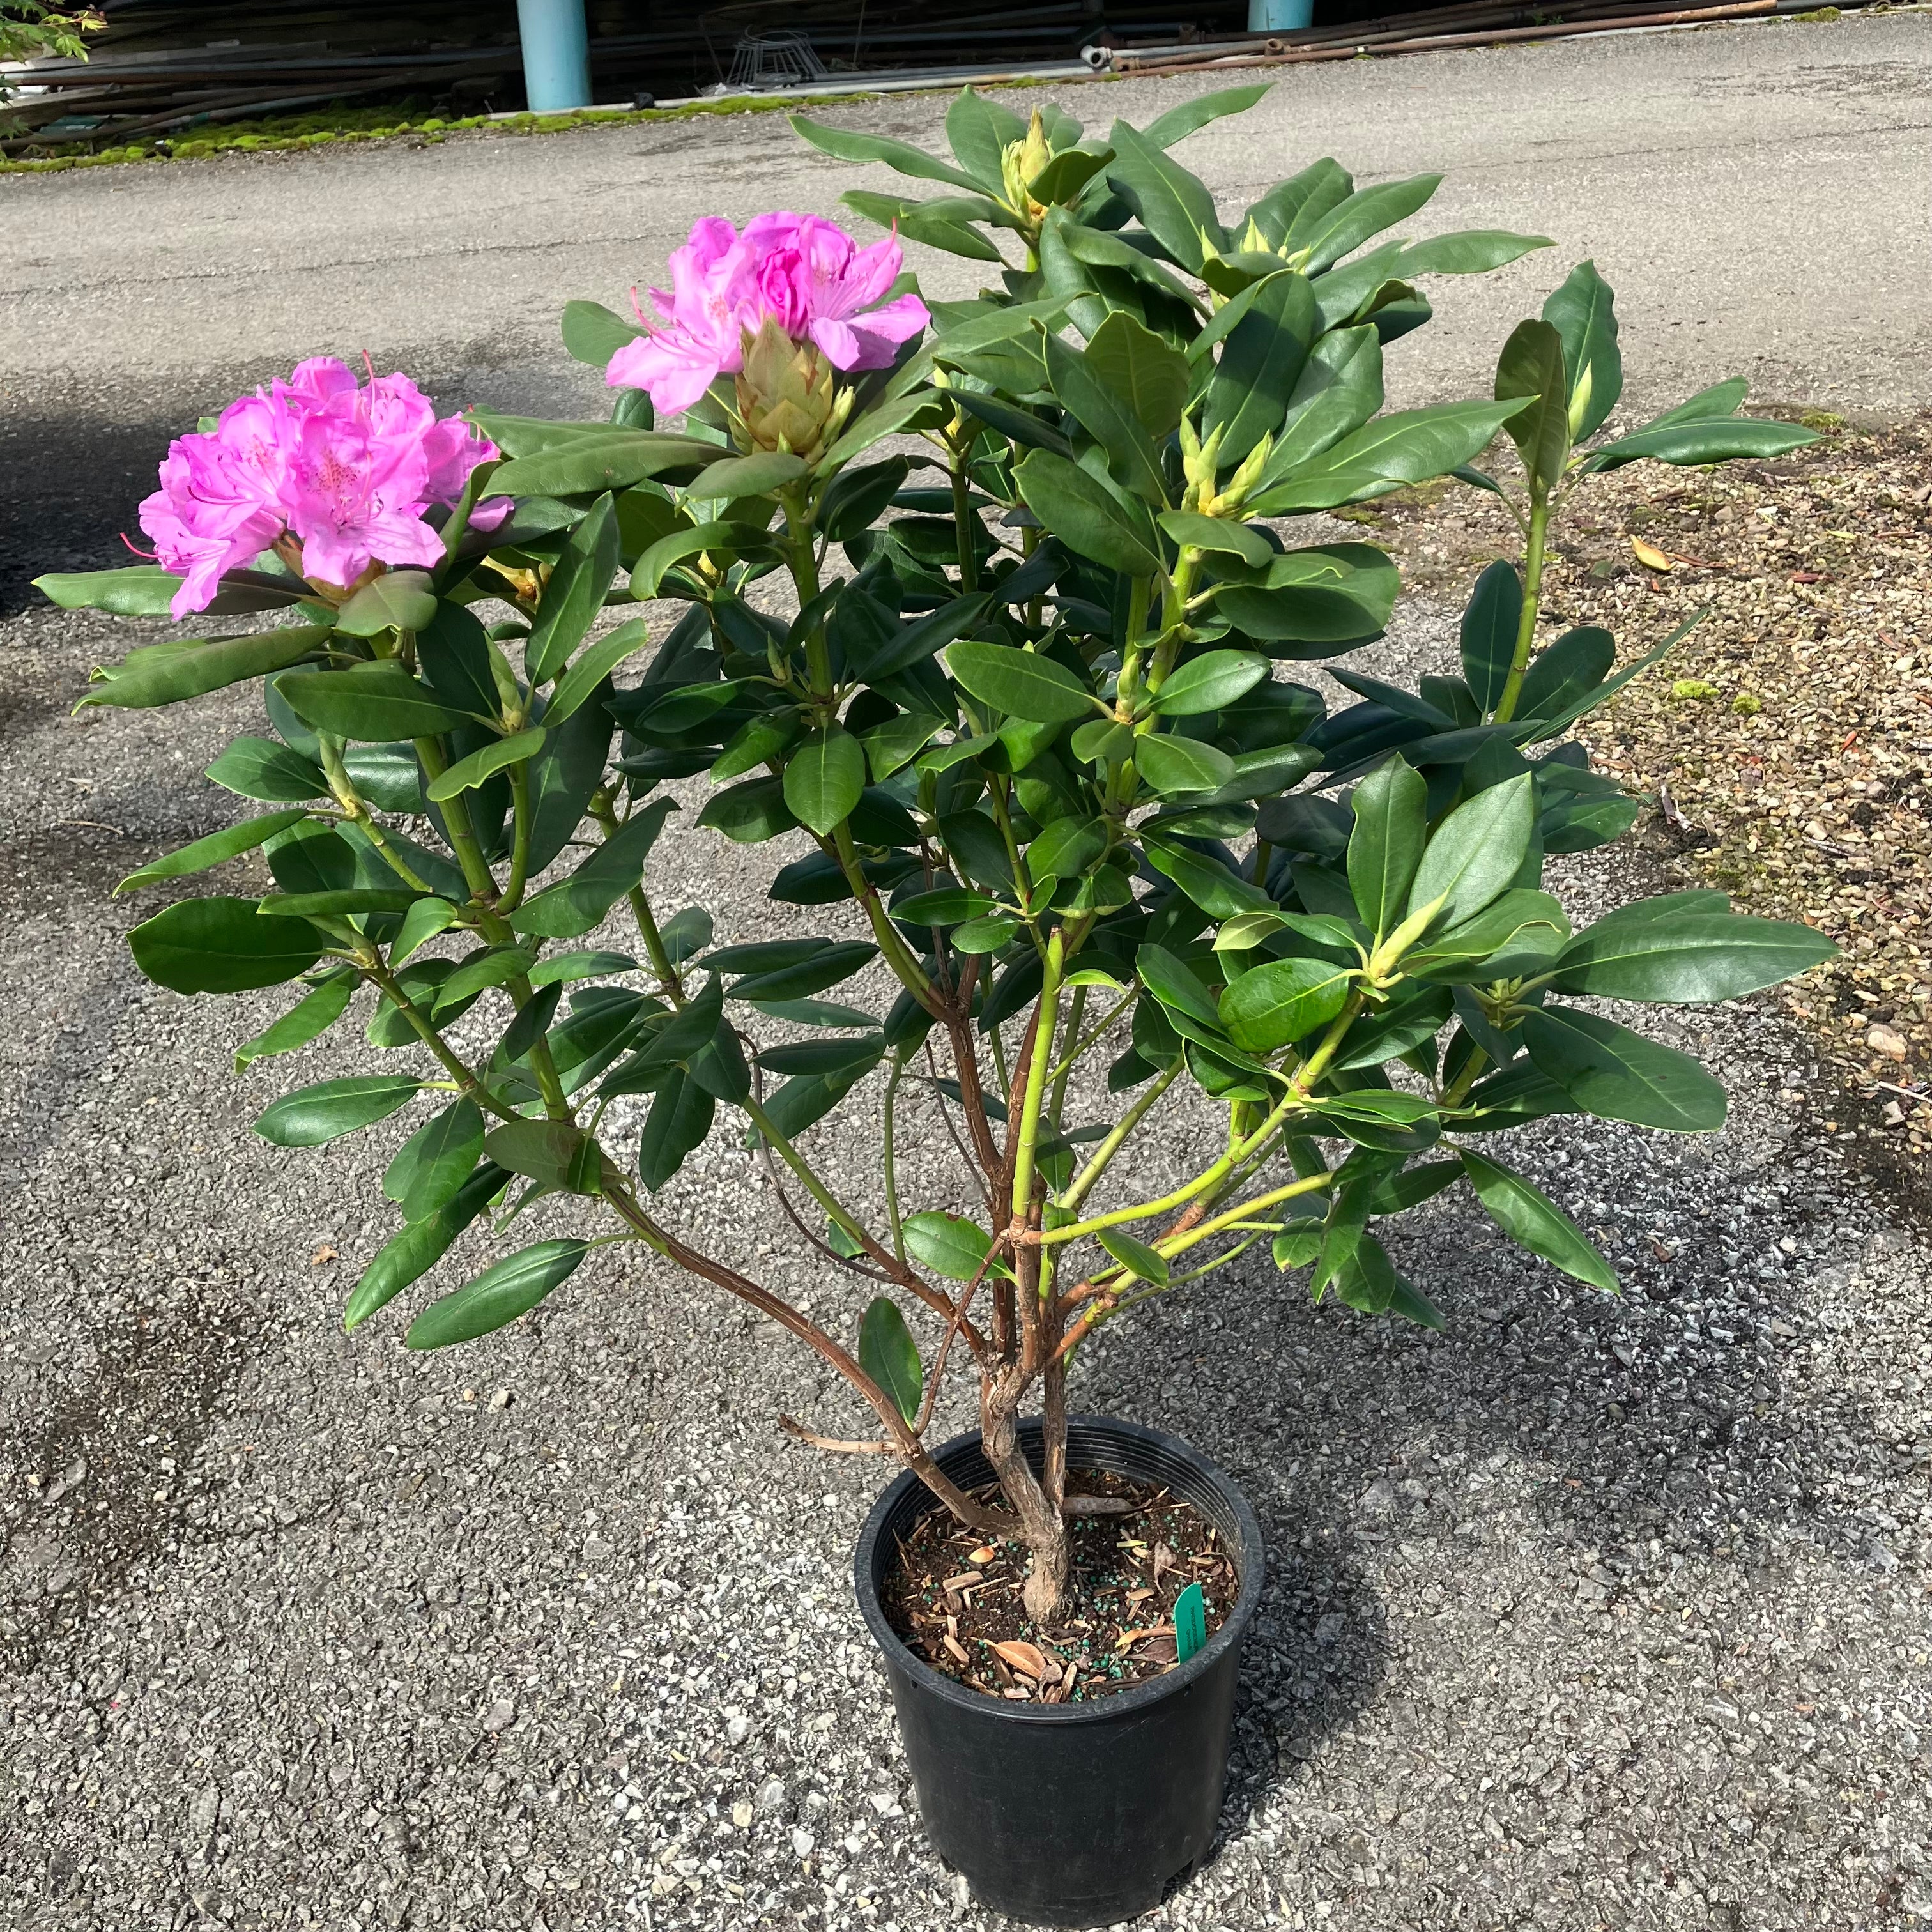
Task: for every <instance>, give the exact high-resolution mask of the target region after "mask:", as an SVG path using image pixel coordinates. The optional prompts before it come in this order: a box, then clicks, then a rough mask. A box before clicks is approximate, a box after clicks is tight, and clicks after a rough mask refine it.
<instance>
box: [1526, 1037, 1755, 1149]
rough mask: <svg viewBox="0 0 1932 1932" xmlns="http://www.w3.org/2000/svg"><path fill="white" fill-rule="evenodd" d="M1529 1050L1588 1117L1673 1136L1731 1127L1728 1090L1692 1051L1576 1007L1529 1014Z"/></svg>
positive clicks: (1527, 1045)
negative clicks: (1682, 1050)
mask: <svg viewBox="0 0 1932 1932" xmlns="http://www.w3.org/2000/svg"><path fill="white" fill-rule="evenodd" d="M1523 1044H1524V1045H1525V1046H1526V1047H1527V1048H1528V1049H1529V1057H1530V1058H1531V1060H1532V1061H1534V1062H1535V1065H1536V1067H1537V1069H1538V1071H1539V1072H1540V1073H1544V1074H1545V1075H1547V1076H1548V1078H1549V1079H1550V1080H1551V1081H1552V1082H1553V1083H1554V1084H1555V1085H1556V1086H1558V1087H1559V1088H1561V1089H1562V1091H1563V1092H1565V1094H1568V1096H1569V1097H1570V1098H1571V1100H1574V1101H1575V1102H1576V1103H1577V1106H1580V1108H1582V1109H1583V1111H1584V1112H1586V1113H1589V1114H1595V1115H1597V1116H1598V1118H1599V1119H1601V1120H1606V1121H1629V1122H1630V1123H1631V1124H1632V1125H1633V1126H1635V1127H1662V1128H1664V1129H1666V1130H1668V1131H1669V1132H1670V1133H1680V1134H1685V1133H1708V1132H1709V1131H1711V1130H1713V1129H1715V1128H1718V1127H1722V1126H1723V1125H1724V1115H1725V1113H1726V1112H1727V1104H1726V1102H1725V1099H1724V1088H1722V1087H1721V1086H1720V1085H1718V1082H1716V1081H1715V1079H1712V1076H1711V1075H1710V1074H1709V1073H1707V1072H1706V1070H1705V1069H1704V1068H1703V1067H1701V1066H1700V1064H1698V1063H1697V1061H1695V1060H1694V1059H1692V1058H1691V1056H1690V1055H1688V1053H1680V1052H1678V1050H1677V1049H1676V1048H1675V1047H1671V1046H1663V1045H1661V1043H1658V1041H1656V1040H1646V1039H1645V1038H1644V1037H1643V1035H1642V1034H1634V1033H1632V1032H1631V1031H1630V1029H1629V1028H1628V1027H1620V1026H1619V1025H1616V1022H1614V1021H1612V1020H1606V1019H1598V1017H1597V1016H1596V1015H1595V1014H1594V1013H1581V1012H1579V1011H1578V1010H1577V1009H1576V1008H1575V1007H1543V1008H1541V1010H1537V1011H1535V1012H1532V1013H1529V1014H1528V1015H1526V1016H1525V1018H1524V1019H1523Z"/></svg>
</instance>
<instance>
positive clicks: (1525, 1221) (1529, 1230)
mask: <svg viewBox="0 0 1932 1932" xmlns="http://www.w3.org/2000/svg"><path fill="white" fill-rule="evenodd" d="M1460 1153H1461V1158H1462V1162H1463V1172H1465V1173H1466V1174H1467V1175H1469V1184H1470V1185H1471V1186H1472V1187H1474V1188H1475V1190H1476V1194H1477V1197H1478V1199H1480V1200H1481V1202H1482V1204H1483V1205H1484V1208H1487V1210H1488V1211H1489V1216H1490V1220H1493V1222H1495V1223H1496V1226H1498V1227H1499V1228H1500V1229H1502V1231H1503V1232H1504V1233H1505V1234H1506V1235H1508V1236H1509V1238H1510V1239H1511V1241H1515V1242H1517V1244H1520V1246H1522V1247H1526V1248H1527V1249H1528V1250H1529V1251H1530V1253H1532V1254H1533V1255H1541V1256H1542V1257H1543V1259H1544V1260H1545V1261H1547V1262H1550V1264H1551V1265H1553V1267H1556V1268H1561V1269H1562V1271H1563V1272H1564V1273H1565V1274H1567V1275H1571V1276H1574V1277H1575V1278H1576V1279H1577V1280H1578V1281H1580V1282H1583V1283H1586V1284H1587V1285H1588V1286H1590V1287H1592V1288H1600V1289H1602V1290H1603V1291H1604V1293H1605V1294H1606V1295H1615V1294H1616V1292H1618V1283H1617V1278H1616V1275H1615V1274H1613V1273H1612V1271H1611V1269H1610V1263H1609V1262H1607V1261H1605V1260H1604V1258H1603V1256H1601V1255H1600V1254H1599V1253H1598V1252H1597V1250H1596V1249H1595V1247H1593V1246H1592V1244H1591V1243H1590V1242H1589V1241H1588V1240H1586V1238H1585V1237H1584V1235H1583V1230H1582V1229H1580V1228H1579V1227H1578V1226H1577V1224H1576V1223H1575V1222H1574V1221H1573V1220H1571V1218H1570V1217H1569V1216H1568V1215H1567V1214H1565V1213H1564V1211H1562V1208H1559V1207H1558V1206H1557V1205H1556V1202H1553V1200H1551V1199H1550V1197H1549V1196H1548V1195H1547V1194H1545V1193H1544V1192H1543V1191H1542V1190H1541V1188H1538V1187H1532V1185H1531V1184H1530V1183H1529V1182H1528V1181H1526V1180H1524V1179H1523V1176H1522V1175H1520V1174H1514V1173H1512V1172H1511V1171H1510V1169H1508V1168H1506V1167H1504V1166H1501V1165H1499V1163H1497V1162H1495V1161H1493V1160H1489V1159H1487V1157H1485V1156H1484V1155H1482V1154H1477V1153H1475V1152H1473V1151H1472V1150H1471V1149H1469V1148H1463V1149H1462V1150H1460Z"/></svg>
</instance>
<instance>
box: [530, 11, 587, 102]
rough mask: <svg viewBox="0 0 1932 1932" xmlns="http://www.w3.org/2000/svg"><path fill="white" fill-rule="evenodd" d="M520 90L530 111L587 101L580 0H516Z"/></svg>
mask: <svg viewBox="0 0 1932 1932" xmlns="http://www.w3.org/2000/svg"><path fill="white" fill-rule="evenodd" d="M517 36H518V37H519V38H520V40H522V42H523V92H524V95H525V96H526V98H527V99H528V101H529V107H530V112H531V113H533V114H562V113H568V111H569V110H571V108H573V107H589V105H590V28H589V25H588V23H586V20H585V19H584V17H583V0H517Z"/></svg>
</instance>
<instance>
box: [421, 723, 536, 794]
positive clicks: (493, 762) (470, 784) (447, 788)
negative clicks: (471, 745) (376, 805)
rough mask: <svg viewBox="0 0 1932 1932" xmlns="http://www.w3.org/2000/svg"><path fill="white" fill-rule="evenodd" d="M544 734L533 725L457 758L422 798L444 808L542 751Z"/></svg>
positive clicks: (491, 741)
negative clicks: (500, 773)
mask: <svg viewBox="0 0 1932 1932" xmlns="http://www.w3.org/2000/svg"><path fill="white" fill-rule="evenodd" d="M544 736H546V733H545V732H544V727H542V726H541V724H534V725H532V726H531V727H530V728H529V730H527V731H518V732H516V733H514V734H513V735H511V736H509V737H508V738H493V739H491V740H490V742H489V743H488V744H487V745H479V746H478V748H476V749H475V751H472V752H471V753H470V754H469V757H466V758H459V759H458V760H457V761H456V763H455V764H453V765H452V766H450V767H449V769H448V770H447V771H446V772H444V773H443V775H442V776H441V777H440V778H433V779H431V781H430V785H429V789H428V793H426V794H425V796H428V797H429V798H430V799H433V800H434V802H436V803H437V804H438V805H445V804H447V803H448V802H449V800H450V799H452V798H456V797H458V796H460V795H461V794H462V793H464V792H466V791H474V790H476V788H477V787H478V786H479V785H481V784H484V783H485V782H486V781H487V780H489V779H490V778H493V777H494V776H495V775H496V773H497V772H500V771H505V770H507V769H508V768H509V767H510V766H511V765H526V764H528V763H529V761H530V760H531V759H532V758H534V757H535V756H536V754H538V752H539V751H541V750H542V749H543V746H544Z"/></svg>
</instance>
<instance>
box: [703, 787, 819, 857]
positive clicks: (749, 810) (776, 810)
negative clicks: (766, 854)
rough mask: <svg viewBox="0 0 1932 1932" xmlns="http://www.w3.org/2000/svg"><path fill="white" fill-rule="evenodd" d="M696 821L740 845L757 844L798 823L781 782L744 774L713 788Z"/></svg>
mask: <svg viewBox="0 0 1932 1932" xmlns="http://www.w3.org/2000/svg"><path fill="white" fill-rule="evenodd" d="M697 822H698V823H699V824H700V825H701V826H705V827H706V829H709V830H711V831H713V832H723V833H724V835H725V837H726V838H729V839H730V840H731V841H733V844H739V845H757V844H762V843H763V841H765V840H766V839H767V838H776V837H777V836H778V834H779V833H780V832H790V831H791V830H793V829H795V828H796V826H797V823H798V820H796V818H794V817H793V816H792V814H791V808H790V806H789V805H787V804H786V803H785V802H784V781H783V779H781V778H747V779H745V781H744V782H743V783H742V784H734V785H727V787H725V788H724V790H722V791H721V792H714V793H712V796H711V797H710V799H709V801H708V802H706V805H705V808H704V809H703V811H701V812H700V813H699V814H697Z"/></svg>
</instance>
